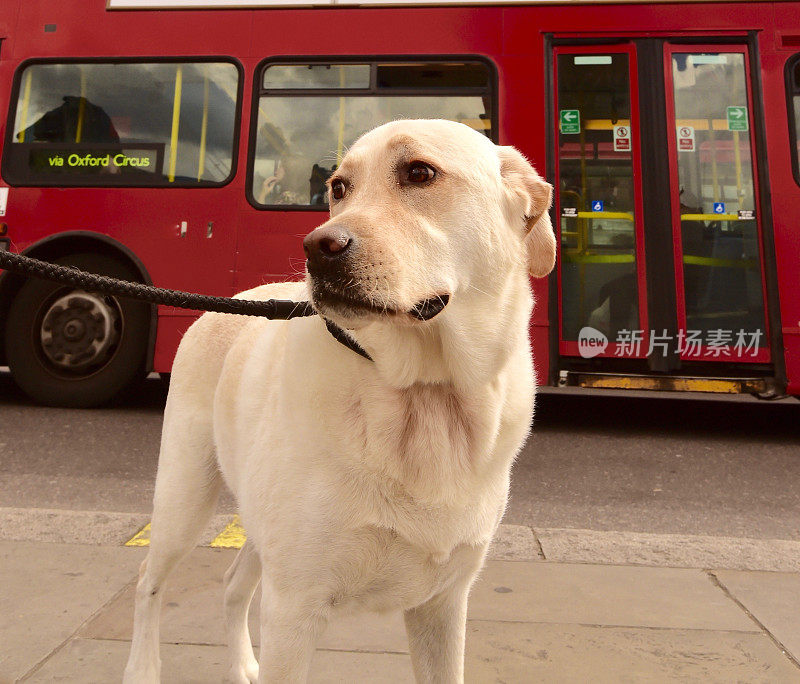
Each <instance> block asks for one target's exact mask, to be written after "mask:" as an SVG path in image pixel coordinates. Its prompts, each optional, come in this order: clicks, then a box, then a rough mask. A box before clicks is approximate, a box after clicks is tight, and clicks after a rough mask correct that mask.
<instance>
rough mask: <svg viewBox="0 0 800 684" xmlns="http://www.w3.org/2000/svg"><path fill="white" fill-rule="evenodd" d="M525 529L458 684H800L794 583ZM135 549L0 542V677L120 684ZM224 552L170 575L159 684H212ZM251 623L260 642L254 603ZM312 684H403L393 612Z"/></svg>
mask: <svg viewBox="0 0 800 684" xmlns="http://www.w3.org/2000/svg"><path fill="white" fill-rule="evenodd" d="M109 524H111V523H109ZM524 530H528V531H529V528H523V529H522V530H514V529H511V528H509V529H504V534H503V538H502V539H501V542H500V544H498V545H497V546H496V548H495V549H494V552H493V558H495V559H500V558H504V559H506V560H491V561H490V562H489V563H488V564H487V567H486V569H485V570H484V572H483V575H482V577H481V579H480V580H479V582H478V583H477V584H476V586H475V588H474V590H473V592H472V596H471V600H470V609H469V621H468V629H467V662H466V679H467V681H468V682H477V683H483V682H532V681H546V682H586V681H592V682H665V681H683V682H685V681H697V682H700V681H702V682H770V683H775V682H798V681H800V666H798V660H800V572H765V571H753V570H709V569H697V568H691V567H680V568H675V567H656V566H653V565H650V566H643V565H626V564H598V563H594V564H592V563H587V562H582V563H574V562H573V563H567V562H553V561H549V560H540V559H536V558H535V557H534V558H532V557H531V556H530V553H529V551H528V550H525V549H527V548H528V547H527V546H526V543H525V539H527V537H526V535H525V534H524ZM529 532H530V531H529ZM521 540H522V543H521ZM626 543H628V544H630V543H632V542H631V541H630V540H628V541H627V542H626ZM543 546H544V545H543ZM145 553H146V549H145V548H141V547H125V546H122V545H121V542H118V543H116V544H113V545H112V544H109V543H107V540H103V541H102V543H97V541H96V540H95V542H94V543H74V542H73V543H58V542H53V541H49V542H48V541H0V587H2V588H1V589H0V682H13V681H16V680H19V679H21V680H22V681H30V682H52V681H64V682H113V681H119V679H120V677H121V674H122V670H123V668H124V664H125V661H126V659H127V653H128V648H129V639H130V635H131V623H132V614H133V587H134V583H135V579H136V576H137V571H138V566H139V563H140V562H141V560H142V559H143V558H144V555H145ZM583 553H584V554H585V553H587V552H586V550H585V549H584V551H583ZM234 554H235V550H233V549H219V548H198V549H196V550H195V551H194V552H193V553H192V554H191V555H190V557H189V558H188V559H187V560H186V561H185V562H184V564H183V565H182V566H180V568H179V569H178V570H177V571H176V572H175V574H174V576H173V577H172V580H171V584H170V586H169V588H168V590H167V593H166V595H165V597H164V611H163V618H162V631H161V639H162V649H161V652H162V660H163V671H162V675H163V681H164V682H219V681H221V679H222V676H223V675H224V672H225V670H226V656H227V654H226V649H225V647H224V645H223V644H224V637H223V623H222V605H221V604H222V575H223V573H224V570H225V568H226V567H227V566H228V565H229V564H230V562H231V561H232V560H233V557H234ZM510 558H521V559H522V560H508V559H510ZM584 560H586V559H585V558H584ZM253 612H254V613H255V614H256V615H254V616H253V619H252V621H251V622H252V626H251V632H252V633H253V634H254V635H256V640H257V634H258V631H257V627H256V625H257V612H258V608H257V602H256V603H254V610H253ZM311 681H313V682H411V681H413V677H412V672H411V664H410V660H409V657H408V644H407V641H406V636H405V633H404V629H403V622H402V617H401V616H400V615H399V614H391V615H385V616H373V615H358V616H353V617H348V618H345V619H342V620H341V621H340V622H338V623H335V624H333V625H332V626H331V627H330V628H329V630H328V632H327V633H326V635H325V637H324V638H323V640H322V642H321V643H320V645H319V649H318V652H317V655H316V658H315V660H314V662H313V665H312V677H311Z"/></svg>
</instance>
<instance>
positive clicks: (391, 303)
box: [303, 120, 556, 329]
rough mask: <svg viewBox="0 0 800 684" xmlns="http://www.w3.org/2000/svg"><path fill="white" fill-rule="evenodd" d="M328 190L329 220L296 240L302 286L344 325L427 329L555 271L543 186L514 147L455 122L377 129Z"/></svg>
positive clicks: (548, 194)
mask: <svg viewBox="0 0 800 684" xmlns="http://www.w3.org/2000/svg"><path fill="white" fill-rule="evenodd" d="M328 188H329V197H330V220H328V221H327V222H326V223H324V224H323V225H321V226H320V227H319V228H317V229H316V230H314V231H313V232H311V233H310V234H309V235H308V236H307V237H306V238H305V240H304V242H303V245H304V248H305V252H306V256H307V262H306V264H307V269H308V277H307V282H308V286H309V291H310V292H311V295H312V298H313V302H314V305H315V307H316V308H317V309H318V310H319V311H320V312H321V313H322V314H323V315H324V316H326V317H329V318H331V319H333V320H335V321H336V322H337V323H339V324H340V325H342V326H344V327H348V328H351V329H357V328H361V327H363V326H364V325H365V324H367V323H369V322H373V321H386V322H390V323H391V324H393V325H394V324H399V325H403V326H420V325H422V326H424V325H428V324H427V323H426V322H427V321H431V322H432V323H433V322H434V319H435V320H436V321H438V320H441V319H444V318H446V317H447V315H448V312H449V311H450V310H452V309H455V308H457V307H459V308H460V307H461V306H465V305H466V306H469V303H470V301H471V300H473V299H474V298H475V297H479V298H482V299H483V300H487V298H488V300H492V299H493V298H500V297H502V296H504V293H507V290H508V281H509V278H516V279H517V282H519V279H520V277H522V276H524V278H525V281H526V284H527V274H528V273H530V274H531V275H533V276H535V277H541V276H545V275H547V274H548V273H549V272H550V270H551V269H552V268H553V264H554V261H555V251H556V244H555V238H554V236H553V230H552V227H551V225H550V218H549V215H548V212H547V210H548V208H549V206H550V199H551V192H552V188H551V186H550V185H549V184H548V183H546V182H545V181H544V180H542V178H541V177H540V176H539V175H538V174H537V173H536V171H535V170H534V169H533V167H532V166H531V165H530V164H529V163H528V162H527V161H526V160H525V158H524V157H523V156H522V155H521V154H520V153H519V152H517V151H516V150H515V149H514V148H512V147H499V146H497V145H495V144H493V143H492V142H491V141H490V140H489V139H488V138H486V137H485V136H483V135H481V134H480V133H478V132H476V131H474V130H473V129H471V128H469V127H468V126H465V125H463V124H458V123H454V122H451V121H440V120H413V121H395V122H392V123H389V124H385V125H383V126H380V127H379V128H376V129H374V130H373V131H371V132H369V133H367V134H366V135H364V136H362V137H361V138H360V139H359V140H358V141H357V142H356V143H355V144H354V145H353V146H352V148H351V149H350V150H349V151H348V153H347V155H346V156H345V157H344V159H343V160H342V163H341V165H340V166H339V168H338V169H337V170H336V171H335V172H334V174H333V175H332V176H331V178H329V179H328ZM526 286H527V285H526ZM487 303H489V304H491V301H489V302H487Z"/></svg>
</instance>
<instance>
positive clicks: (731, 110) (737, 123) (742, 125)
mask: <svg viewBox="0 0 800 684" xmlns="http://www.w3.org/2000/svg"><path fill="white" fill-rule="evenodd" d="M728 130H729V131H746V130H747V108H746V107H728Z"/></svg>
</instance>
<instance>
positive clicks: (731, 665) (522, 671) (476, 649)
mask: <svg viewBox="0 0 800 684" xmlns="http://www.w3.org/2000/svg"><path fill="white" fill-rule="evenodd" d="M465 672H466V677H465V679H466V681H467V682H472V683H475V684H488V683H490V682H558V683H559V684H564V683H567V684H569V683H572V682H575V683H580V684H584V683H585V682H592V684H604V683H605V682H608V683H612V682H613V683H619V682H654V683H656V682H657V683H659V684H661V683H663V682H703V683H704V684H706V683H708V682H719V683H720V684H723V683H724V684H730V683H731V682H748V684H754V683H762V682H763V684H784V683H786V684H789V683H790V682H792V683H796V682H797V681H798V679H799V678H800V671H798V669H797V668H795V667H794V665H793V664H792V663H791V662H790V661H789V660H788V659H787V658H786V657H785V656H784V655H783V654H782V653H781V652H780V651H779V650H778V649H777V648H775V646H774V645H773V644H772V642H771V640H770V639H769V638H768V637H767V636H765V635H764V634H753V633H744V632H719V631H707V630H684V629H648V628H628V627H599V626H593V627H592V626H586V625H557V624H547V625H545V624H530V623H514V622H493V621H480V620H472V621H470V622H468V623H467V654H466V663H465Z"/></svg>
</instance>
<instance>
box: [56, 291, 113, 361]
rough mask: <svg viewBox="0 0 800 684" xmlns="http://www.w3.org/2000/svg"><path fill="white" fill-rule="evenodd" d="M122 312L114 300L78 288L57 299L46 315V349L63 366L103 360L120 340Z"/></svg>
mask: <svg viewBox="0 0 800 684" xmlns="http://www.w3.org/2000/svg"><path fill="white" fill-rule="evenodd" d="M119 320H120V313H119V309H118V307H117V306H116V302H115V300H114V299H112V298H110V297H101V296H98V295H95V294H91V293H89V292H85V291H83V290H74V291H72V292H70V293H69V294H66V295H64V296H62V297H60V298H58V299H56V300H55V301H54V302H53V303H52V304H51V305H50V308H49V309H48V310H47V311H46V312H45V314H44V317H43V318H42V328H41V342H42V351H43V352H44V354H45V356H46V357H47V359H48V360H49V361H50V362H51V363H53V364H54V365H56V366H58V367H59V368H62V369H69V370H83V369H86V368H87V367H89V366H93V365H97V364H101V363H103V362H104V361H105V360H106V359H107V358H108V357H109V356H110V354H111V352H112V351H113V349H114V348H115V346H116V343H117V341H118V340H119V325H118V323H119Z"/></svg>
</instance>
